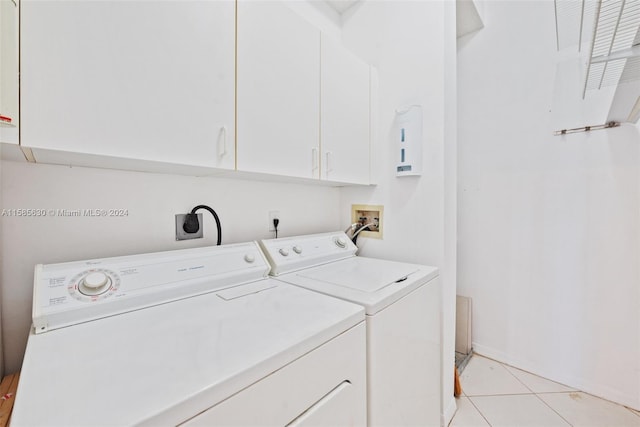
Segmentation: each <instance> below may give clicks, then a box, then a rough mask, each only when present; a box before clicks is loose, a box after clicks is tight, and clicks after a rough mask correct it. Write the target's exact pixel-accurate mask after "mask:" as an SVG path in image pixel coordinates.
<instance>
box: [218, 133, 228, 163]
mask: <svg viewBox="0 0 640 427" xmlns="http://www.w3.org/2000/svg"><path fill="white" fill-rule="evenodd" d="M220 137H222V153H220V154H219V156H220V157H224V156H226V155H227V127H226V126H222V127H221V128H220V133H219V134H218V138H220ZM218 151H219V150H218Z"/></svg>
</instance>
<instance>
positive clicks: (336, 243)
mask: <svg viewBox="0 0 640 427" xmlns="http://www.w3.org/2000/svg"><path fill="white" fill-rule="evenodd" d="M260 247H261V248H262V250H263V251H264V254H265V255H266V257H267V259H268V260H269V264H271V274H272V275H274V276H278V275H280V274H284V273H290V272H292V271H297V270H301V269H303V268H308V267H313V266H316V265H320V264H324V263H327V262H331V261H337V260H340V259H344V258H349V257H352V256H355V254H356V251H357V250H358V248H357V247H356V245H354V244H353V242H352V241H351V239H349V237H347V235H346V234H345V233H344V232H341V231H337V232H334V233H322V234H310V235H307V236H296V237H286V238H281V239H269V240H262V241H260Z"/></svg>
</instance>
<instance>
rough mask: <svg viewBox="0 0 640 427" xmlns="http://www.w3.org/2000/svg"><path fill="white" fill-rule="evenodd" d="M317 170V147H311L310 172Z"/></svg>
mask: <svg viewBox="0 0 640 427" xmlns="http://www.w3.org/2000/svg"><path fill="white" fill-rule="evenodd" d="M317 170H318V149H317V148H315V147H314V148H312V149H311V174H312V175H313V173H314V172H315V171H317Z"/></svg>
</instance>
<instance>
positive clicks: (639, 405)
mask: <svg viewBox="0 0 640 427" xmlns="http://www.w3.org/2000/svg"><path fill="white" fill-rule="evenodd" d="M473 352H474V353H476V354H479V355H480V356H484V357H487V358H489V359H493V360H495V361H498V362H500V363H504V364H506V365H509V366H513V367H514V368H518V369H522V370H523V371H527V372H529V373H532V374H534V375H538V376H540V377H543V378H547V379H549V380H551V381H555V382H557V383H560V384H564V385H566V386H568V387H571V388H575V389H576V390H580V391H583V392H585V393H588V394H591V395H593V396H597V397H600V398H602V399H605V400H609V401H611V402H614V403H618V404H620V405H623V406H626V407H629V408H632V409H635V410H636V411H640V395H637V396H635V397H634V396H629V395H628V394H626V393H622V392H621V391H619V390H615V389H612V388H611V387H609V386H607V385H604V384H598V383H594V382H591V381H588V380H586V379H584V378H577V377H574V376H572V375H562V374H558V373H557V372H550V371H549V370H548V369H546V368H544V367H542V366H539V365H537V364H535V363H532V362H531V361H529V360H524V359H519V358H514V357H511V356H509V355H507V354H506V353H504V352H502V351H499V350H496V349H494V348H491V347H487V346H484V345H482V344H478V343H477V342H474V343H473Z"/></svg>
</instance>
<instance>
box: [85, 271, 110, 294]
mask: <svg viewBox="0 0 640 427" xmlns="http://www.w3.org/2000/svg"><path fill="white" fill-rule="evenodd" d="M108 283H109V276H107V275H106V274H104V273H101V272H99V271H96V272H93V273H89V274H87V275H86V276H85V277H84V280H83V281H82V284H83V285H84V286H85V287H87V288H89V289H94V290H98V289H100V288H101V287H103V286H104V285H106V284H108Z"/></svg>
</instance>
